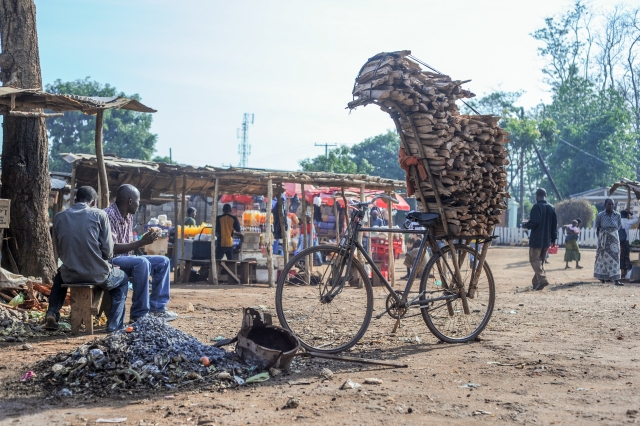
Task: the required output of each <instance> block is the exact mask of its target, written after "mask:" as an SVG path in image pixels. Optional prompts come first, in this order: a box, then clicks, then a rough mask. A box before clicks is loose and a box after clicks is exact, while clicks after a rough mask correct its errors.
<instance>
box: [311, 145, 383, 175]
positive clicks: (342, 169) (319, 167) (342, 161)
mask: <svg viewBox="0 0 640 426" xmlns="http://www.w3.org/2000/svg"><path fill="white" fill-rule="evenodd" d="M300 166H301V167H302V170H305V171H309V172H333V173H370V172H371V170H373V167H372V166H371V164H369V163H368V162H367V161H366V160H364V162H362V163H360V164H358V163H356V162H355V161H354V160H353V158H352V156H351V150H350V149H349V147H348V146H346V145H342V146H340V147H338V148H336V149H332V150H330V151H329V154H328V155H326V156H325V155H319V156H317V157H316V158H312V159H310V158H307V159H305V160H302V161H300Z"/></svg>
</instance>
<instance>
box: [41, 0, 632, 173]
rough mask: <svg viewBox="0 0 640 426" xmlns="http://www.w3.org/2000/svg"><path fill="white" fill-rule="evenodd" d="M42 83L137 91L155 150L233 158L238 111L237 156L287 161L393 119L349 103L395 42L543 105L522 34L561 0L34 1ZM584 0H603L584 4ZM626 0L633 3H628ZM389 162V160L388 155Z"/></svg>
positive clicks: (294, 162) (475, 82) (291, 163)
mask: <svg viewBox="0 0 640 426" xmlns="http://www.w3.org/2000/svg"><path fill="white" fill-rule="evenodd" d="M35 3H36V7H37V18H36V19H37V26H38V38H39V48H40V61H41V67H42V77H43V82H44V84H45V85H46V84H48V83H52V82H53V81H55V80H56V79H62V80H63V81H69V80H75V79H78V78H85V77H87V76H89V77H91V79H92V80H96V81H99V82H101V83H109V84H111V85H112V86H115V87H116V88H117V89H118V90H120V91H122V92H124V93H127V94H132V93H138V94H139V95H140V96H141V97H142V102H143V103H144V104H146V105H148V106H150V107H152V108H154V109H157V110H158V112H157V113H155V114H154V117H153V126H152V132H154V133H156V134H157V135H158V143H157V146H156V149H157V155H162V156H165V155H169V149H171V150H172V154H173V159H174V161H177V162H180V163H184V164H190V165H195V166H204V165H212V166H221V165H224V166H229V165H233V166H237V165H238V164H239V161H240V157H239V155H238V143H239V140H238V139H237V130H238V129H239V128H240V127H241V124H242V119H243V114H244V113H252V114H254V117H255V118H254V123H253V124H252V125H250V126H249V143H250V144H251V146H252V149H251V155H250V157H249V161H248V166H249V167H255V168H270V169H282V170H297V169H299V164H298V162H299V161H300V160H301V159H304V158H308V157H315V156H317V155H320V154H323V153H324V148H321V147H316V146H314V145H315V144H324V143H329V144H338V145H343V144H344V145H354V144H356V143H358V142H361V141H362V140H364V139H365V138H367V137H371V136H375V135H377V134H380V133H384V132H386V130H387V129H391V128H394V125H393V122H392V120H391V119H390V118H389V116H388V115H387V114H385V113H383V112H382V111H380V110H379V109H377V108H376V107H374V106H368V107H364V108H362V107H360V108H358V109H356V110H355V111H352V112H350V111H349V110H346V109H345V107H346V105H347V103H348V102H349V101H351V100H352V97H351V90H352V88H353V82H354V79H355V77H356V75H357V73H358V71H359V70H360V67H361V66H362V65H363V64H364V63H365V62H366V60H367V58H369V57H371V56H373V55H375V54H377V53H379V52H383V51H394V50H404V49H409V50H411V51H412V53H413V55H414V56H416V57H418V58H419V59H421V60H422V61H424V62H426V63H427V64H429V65H431V66H432V67H434V68H436V69H438V70H439V71H441V72H443V73H445V74H448V75H450V76H451V77H453V78H454V79H457V80H467V79H471V80H472V81H471V82H470V83H468V84H466V85H465V86H464V87H465V88H467V89H469V90H471V91H473V92H474V93H476V94H478V95H479V96H481V95H483V94H487V93H490V92H492V91H494V90H505V91H516V90H524V92H525V93H524V95H523V96H522V98H521V104H522V105H523V106H525V107H530V106H534V105H536V104H538V103H539V102H541V101H543V102H548V101H549V94H548V88H547V86H546V85H545V84H544V82H543V75H542V73H541V71H540V70H541V68H542V66H543V62H542V61H541V59H540V58H539V57H538V55H537V48H538V44H537V42H536V41H535V40H534V39H533V38H532V37H531V35H530V34H531V33H532V32H533V31H535V30H536V29H537V28H540V27H541V26H542V25H543V23H544V18H545V17H548V16H554V15H557V14H559V13H562V12H563V11H565V10H567V9H568V8H570V7H571V6H572V4H573V1H572V0H536V1H523V0H482V1H478V0H456V1H455V2H449V1H442V0H438V1H432V0H421V1H412V0H405V1H402V2H398V1H390V0H388V1H382V0H367V1H364V0H362V1H355V0H352V1H350V0H336V1H333V0H315V1H310V0H296V1H279V0H262V1H258V0H256V1H243V0H234V1H218V0H182V1H180V2H177V1H175V0H171V1H169V0H166V1H165V0H136V1H131V0H90V1H89V0H56V1H51V0H35ZM592 3H593V4H594V5H595V6H596V7H603V6H606V5H608V4H609V2H607V1H604V0H602V1H600V0H594V1H593V2H592ZM627 3H629V4H633V5H638V6H640V0H629V1H628V2H627ZM390 160H392V161H395V159H390Z"/></svg>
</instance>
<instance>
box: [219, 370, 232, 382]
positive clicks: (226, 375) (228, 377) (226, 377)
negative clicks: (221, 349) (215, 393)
mask: <svg viewBox="0 0 640 426" xmlns="http://www.w3.org/2000/svg"><path fill="white" fill-rule="evenodd" d="M216 377H217V378H218V379H220V380H231V374H229V373H228V372H226V371H223V372H221V373H218V375H217V376H216Z"/></svg>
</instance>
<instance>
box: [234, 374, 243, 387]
mask: <svg viewBox="0 0 640 426" xmlns="http://www.w3.org/2000/svg"><path fill="white" fill-rule="evenodd" d="M233 379H234V380H235V381H236V383H237V384H238V385H240V386H244V379H243V378H242V377H240V376H233Z"/></svg>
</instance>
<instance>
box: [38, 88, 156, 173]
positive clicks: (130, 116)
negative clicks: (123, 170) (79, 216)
mask: <svg viewBox="0 0 640 426" xmlns="http://www.w3.org/2000/svg"><path fill="white" fill-rule="evenodd" d="M46 90H47V92H50V93H57V94H69V95H78V96H100V97H114V96H123V97H127V98H133V99H137V100H140V96H139V95H137V94H134V95H126V94H124V93H122V92H118V90H117V89H116V88H115V87H113V86H110V85H109V84H105V85H102V84H100V83H98V82H97V81H91V80H90V79H89V77H87V78H85V79H84V80H82V79H79V80H74V81H68V82H63V81H61V80H56V81H55V82H54V83H53V84H48V85H47V87H46ZM151 121H152V118H151V114H145V113H141V112H136V111H129V110H124V109H116V110H113V109H109V110H107V111H105V112H104V125H103V126H104V127H103V140H104V152H105V153H111V154H116V155H117V156H119V157H122V158H137V159H140V160H150V159H151V155H152V154H153V152H154V151H155V146H156V141H157V139H158V136H157V135H155V134H153V133H151V132H150V129H151ZM47 128H48V130H49V140H50V142H51V160H50V161H51V170H55V171H71V165H70V164H69V163H67V162H66V161H64V160H62V158H61V157H60V154H62V153H68V152H72V153H77V154H81V153H82V154H93V153H94V152H95V140H94V137H95V120H94V119H91V118H90V117H88V116H86V115H84V114H83V113H81V112H68V113H66V114H65V115H64V116H63V117H54V118H48V119H47Z"/></svg>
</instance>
